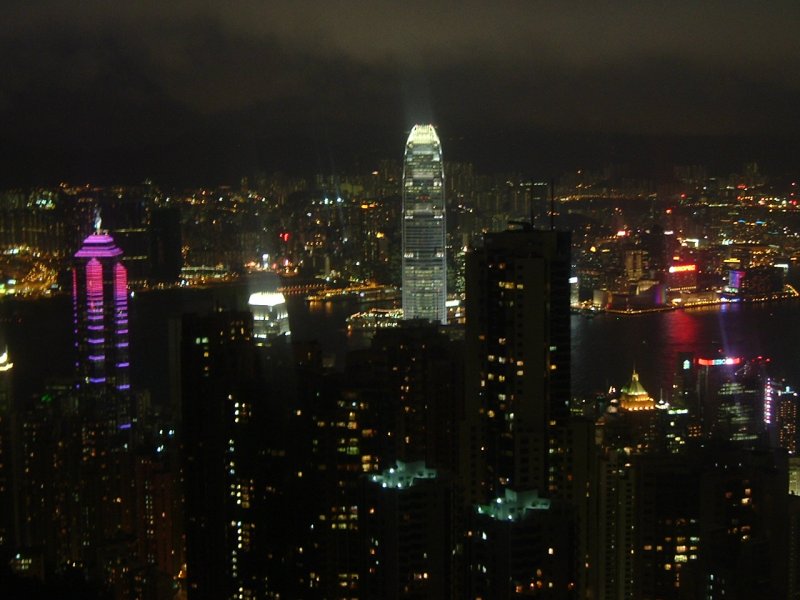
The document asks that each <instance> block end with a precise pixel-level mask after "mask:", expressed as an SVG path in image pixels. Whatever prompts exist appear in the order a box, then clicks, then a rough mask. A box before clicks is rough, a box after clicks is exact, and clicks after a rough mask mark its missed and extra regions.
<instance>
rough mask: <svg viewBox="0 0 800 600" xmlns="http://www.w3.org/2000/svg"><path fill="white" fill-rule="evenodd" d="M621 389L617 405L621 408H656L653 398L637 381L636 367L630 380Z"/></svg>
mask: <svg viewBox="0 0 800 600" xmlns="http://www.w3.org/2000/svg"><path fill="white" fill-rule="evenodd" d="M621 391H622V394H621V395H620V397H619V405H620V408H621V409H622V410H653V409H655V408H656V402H655V400H653V399H652V398H651V397H650V396H649V394H648V393H647V390H645V389H644V386H642V384H641V383H639V374H638V373H637V372H636V369H634V370H633V376H632V377H631V382H630V383H629V384H628V385H627V386H625V387H623V388H622V390H621Z"/></svg>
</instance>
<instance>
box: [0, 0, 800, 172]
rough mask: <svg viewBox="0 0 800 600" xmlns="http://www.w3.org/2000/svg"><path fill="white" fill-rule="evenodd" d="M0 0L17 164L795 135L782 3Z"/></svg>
mask: <svg viewBox="0 0 800 600" xmlns="http://www.w3.org/2000/svg"><path fill="white" fill-rule="evenodd" d="M4 6H5V8H6V10H5V11H4V12H5V13H6V14H5V17H4V19H2V20H0V80H1V81H2V82H3V85H2V86H0V128H1V129H2V130H3V131H4V132H5V138H6V140H5V144H4V148H3V154H4V157H5V158H7V159H9V160H11V162H10V163H8V164H10V165H12V166H13V168H17V169H20V170H21V171H25V170H26V169H27V170H28V171H29V172H31V173H35V174H36V176H39V174H40V173H41V171H42V169H46V168H50V167H52V168H53V169H55V170H58V169H59V163H74V162H75V161H79V160H83V161H84V162H85V163H86V165H87V172H88V173H89V174H91V163H92V162H93V161H97V160H98V158H97V157H98V156H99V157H101V159H100V160H99V162H100V163H101V164H102V166H103V168H110V167H112V166H113V165H110V163H113V162H114V161H115V160H116V161H118V162H125V163H126V165H127V166H129V167H130V168H131V169H132V171H131V172H137V173H138V171H148V172H152V171H156V172H158V171H163V172H168V171H170V170H174V169H175V168H178V166H180V168H182V169H187V170H189V171H191V169H192V167H191V165H192V164H193V163H199V164H205V165H207V166H208V168H213V164H215V162H216V161H221V162H223V163H225V164H228V165H230V169H231V170H232V171H233V172H235V170H236V169H237V168H239V169H240V170H242V171H244V170H245V169H249V168H253V167H254V165H257V164H259V163H263V162H264V161H271V162H280V160H281V155H282V153H283V155H285V156H286V157H293V158H294V159H296V160H297V161H302V160H303V158H302V157H303V153H306V152H308V153H309V158H308V160H309V161H311V162H314V161H317V162H319V163H325V162H326V161H327V162H330V160H331V159H330V157H331V156H332V155H333V154H334V153H335V152H336V151H338V150H341V151H342V152H347V153H349V155H350V156H358V155H360V154H362V153H363V154H364V155H367V154H369V153H370V152H378V151H381V150H383V149H386V148H392V147H394V145H397V144H398V140H400V143H402V137H403V130H404V129H405V128H407V127H408V126H409V125H410V124H411V123H413V122H415V121H418V120H427V119H430V120H433V121H434V122H436V123H438V124H439V125H440V126H441V127H442V128H443V129H444V130H445V131H446V132H449V133H450V135H454V136H456V137H463V136H467V137H470V139H474V140H476V143H477V140H479V139H486V140H489V139H498V137H499V136H501V135H502V134H504V133H505V134H507V135H512V134H514V135H517V136H519V135H520V133H528V132H530V133H533V134H535V133H536V132H540V133H542V132H543V133H544V134H547V135H552V134H557V133H559V132H565V133H572V134H598V135H603V136H604V135H654V136H663V135H675V134H680V135H686V136H696V135H706V136H708V135H714V136H731V135H735V136H743V135H746V136H761V137H768V136H781V137H789V138H797V137H800V117H799V116H798V111H796V109H795V106H794V104H795V103H794V97H796V95H797V93H798V88H800V44H798V42H797V41H796V39H797V38H796V35H795V32H794V29H795V24H796V23H797V22H800V19H799V17H800V5H799V4H797V3H796V2H777V1H776V2H771V3H769V4H756V3H752V2H737V1H728V2H706V3H696V2H669V3H664V2H659V3H656V2H639V3H635V4H633V5H630V4H629V3H591V4H589V3H573V2H558V3H556V2H547V3H545V2H533V1H531V2H510V1H506V2H492V3H488V2H477V1H467V2H432V1H428V2H419V1H415V0H411V1H406V2H402V3H399V2H388V1H380V0H373V1H370V2H367V1H350V2H344V1H336V0H331V1H328V2H311V1H303V0H295V1H291V2H289V1H283V0H271V1H270V2H260V1H255V0H252V1H247V0H231V1H229V2H211V1H207V2H191V1H188V0H183V1H182V0H173V1H170V2H153V1H149V0H147V1H144V2H136V3H127V2H122V3H111V2H107V1H103V2H101V1H97V0H94V1H85V2H80V3H75V2H67V1H61V0H41V1H39V2H35V3H30V2H18V1H16V0H9V1H7V2H6V4H5V5H4ZM326 156H327V157H328V158H325V157H326ZM65 157H66V159H65ZM81 157H83V159H81ZM287 160H288V158H287ZM37 161H38V163H37ZM237 161H238V162H237ZM32 163H37V164H38V165H39V166H37V167H35V168H34V167H32V166H31V165H32ZM41 165H45V167H42V166H41ZM237 165H238V167H237ZM275 166H276V167H279V166H280V165H279V164H277V165H275ZM265 168H269V166H265ZM32 169H33V170H32ZM137 169H138V171H137ZM64 170H65V173H66V174H67V175H68V172H67V171H68V170H69V169H68V168H67V167H64ZM119 172H122V170H120V171H119Z"/></svg>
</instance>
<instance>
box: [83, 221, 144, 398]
mask: <svg viewBox="0 0 800 600" xmlns="http://www.w3.org/2000/svg"><path fill="white" fill-rule="evenodd" d="M121 257H122V250H120V249H119V248H118V247H117V245H116V244H115V243H114V239H113V238H112V237H111V236H110V235H109V234H108V233H106V232H103V231H95V232H94V233H92V234H91V235H90V236H89V237H87V238H86V239H85V240H84V242H83V246H82V247H81V249H80V250H78V252H76V253H75V259H76V262H75V266H74V267H73V270H72V305H73V315H74V326H75V349H76V363H75V367H76V371H77V375H78V385H79V387H80V388H81V389H84V390H97V391H105V390H116V391H121V392H127V390H129V389H130V378H129V374H128V373H129V369H130V363H129V362H128V274H127V271H126V269H125V266H124V265H123V264H122V261H121Z"/></svg>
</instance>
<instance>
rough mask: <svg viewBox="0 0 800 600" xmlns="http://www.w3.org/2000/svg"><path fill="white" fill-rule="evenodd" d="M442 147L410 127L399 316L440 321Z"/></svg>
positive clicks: (425, 130) (427, 131)
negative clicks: (401, 292) (400, 310)
mask: <svg viewBox="0 0 800 600" xmlns="http://www.w3.org/2000/svg"><path fill="white" fill-rule="evenodd" d="M445 232H446V226H445V204H444V169H443V166H442V145H441V143H440V142H439V136H438V135H437V134H436V129H434V127H433V125H415V126H414V128H413V129H412V130H411V133H410V134H409V136H408V141H407V142H406V151H405V158H404V161H403V263H402V274H403V314H404V317H405V318H406V319H429V320H432V321H439V322H442V323H444V322H446V319H447V312H446V308H445V300H446V299H447V267H446V256H445Z"/></svg>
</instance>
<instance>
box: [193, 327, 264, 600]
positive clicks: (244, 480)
mask: <svg viewBox="0 0 800 600" xmlns="http://www.w3.org/2000/svg"><path fill="white" fill-rule="evenodd" d="M181 389H182V404H183V406H182V415H183V422H182V446H183V479H184V493H185V502H186V504H185V519H186V559H187V587H188V597H189V598H190V599H191V598H197V599H200V598H214V599H216V598H242V599H245V598H251V599H252V598H263V597H265V591H264V586H265V575H264V562H265V556H264V553H259V552H258V543H259V539H260V538H259V534H260V533H261V530H262V529H263V522H262V521H261V520H260V519H261V518H260V515H261V514H262V513H260V512H259V511H260V509H261V506H262V504H261V498H262V496H261V493H262V488H261V487H260V484H261V477H262V476H263V474H264V471H265V469H263V468H262V467H261V466H260V465H261V464H262V463H261V462H260V461H263V459H264V456H265V455H266V453H267V449H265V446H264V444H265V442H266V441H267V438H266V437H265V436H264V435H263V432H264V430H265V426H264V420H263V419H264V402H265V398H264V388H263V385H262V380H261V378H260V371H259V363H258V355H257V351H256V346H255V343H254V340H253V317H252V315H251V314H250V313H246V312H214V313H212V314H210V315H207V316H204V317H198V316H196V315H185V316H184V318H183V322H182V342H181ZM262 543H263V539H262Z"/></svg>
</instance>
